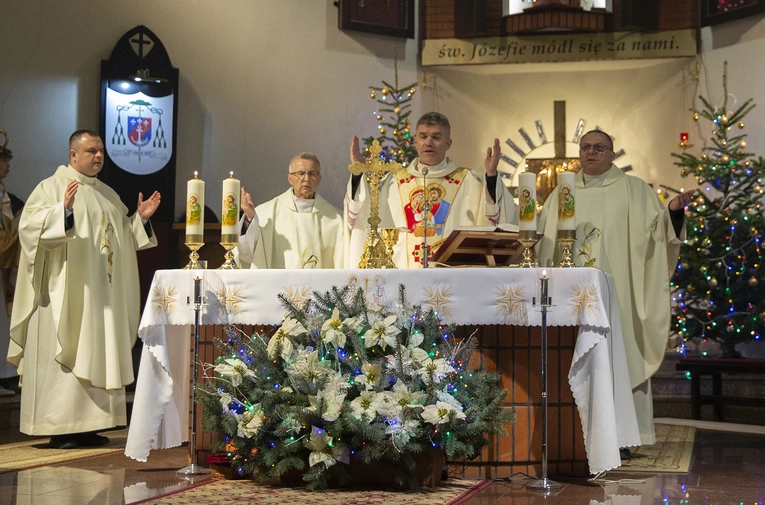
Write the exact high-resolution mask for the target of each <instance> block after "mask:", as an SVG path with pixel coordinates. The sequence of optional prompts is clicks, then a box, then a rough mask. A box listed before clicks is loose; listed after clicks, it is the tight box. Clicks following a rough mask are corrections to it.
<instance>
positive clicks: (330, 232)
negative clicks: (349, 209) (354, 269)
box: [237, 153, 343, 269]
mask: <svg viewBox="0 0 765 505" xmlns="http://www.w3.org/2000/svg"><path fill="white" fill-rule="evenodd" d="M287 180H288V181H289V183H290V188H289V189H288V190H287V191H285V192H284V193H282V194H281V195H279V196H277V197H276V198H274V199H272V200H269V201H267V202H265V203H262V204H260V205H258V206H257V207H255V206H254V205H253V203H252V197H251V195H250V194H249V193H247V192H246V191H245V190H244V188H242V198H241V206H242V211H244V213H243V215H242V218H241V223H240V226H241V230H242V232H241V236H240V238H239V244H238V245H237V253H238V259H239V263H240V267H241V268H290V269H302V268H342V267H343V246H342V241H343V218H342V215H341V214H340V210H339V209H337V208H336V207H335V206H333V205H332V204H330V203H329V202H327V201H326V200H325V199H324V198H322V197H321V196H320V195H319V194H318V193H316V188H317V187H318V186H319V182H321V164H320V163H319V159H318V158H317V157H316V156H315V155H314V154H311V153H300V154H298V155H297V156H295V157H294V158H292V160H290V164H289V167H288V172H287Z"/></svg>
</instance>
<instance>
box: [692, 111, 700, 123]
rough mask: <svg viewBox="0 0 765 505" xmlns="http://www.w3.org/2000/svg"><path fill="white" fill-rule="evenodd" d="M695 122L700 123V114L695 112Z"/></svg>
mask: <svg viewBox="0 0 765 505" xmlns="http://www.w3.org/2000/svg"><path fill="white" fill-rule="evenodd" d="M693 120H694V121H698V120H699V113H698V112H695V113H694V114H693Z"/></svg>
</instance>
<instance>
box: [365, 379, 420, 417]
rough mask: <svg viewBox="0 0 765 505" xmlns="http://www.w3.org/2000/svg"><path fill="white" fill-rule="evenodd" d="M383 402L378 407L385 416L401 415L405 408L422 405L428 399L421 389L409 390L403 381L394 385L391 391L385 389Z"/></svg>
mask: <svg viewBox="0 0 765 505" xmlns="http://www.w3.org/2000/svg"><path fill="white" fill-rule="evenodd" d="M380 394H381V395H382V400H383V401H382V402H380V405H379V406H378V407H377V411H378V412H379V413H380V414H381V415H383V416H401V415H403V412H404V409H410V408H415V407H422V405H423V404H424V403H425V400H426V399H427V395H426V394H425V393H421V392H419V391H409V389H408V388H407V387H406V384H404V383H403V382H402V381H399V382H397V383H395V384H394V385H393V388H392V390H391V391H384V392H383V393H380Z"/></svg>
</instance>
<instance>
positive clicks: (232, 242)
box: [218, 233, 239, 270]
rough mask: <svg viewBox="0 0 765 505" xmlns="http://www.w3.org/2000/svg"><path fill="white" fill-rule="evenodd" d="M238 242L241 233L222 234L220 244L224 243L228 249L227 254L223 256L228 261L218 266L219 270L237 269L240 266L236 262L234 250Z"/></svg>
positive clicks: (224, 246)
mask: <svg viewBox="0 0 765 505" xmlns="http://www.w3.org/2000/svg"><path fill="white" fill-rule="evenodd" d="M238 243H239V234H237V233H231V234H228V233H227V234H223V235H221V236H220V245H222V246H223V248H224V249H225V250H226V254H225V255H224V256H223V257H224V258H225V259H226V261H225V262H223V264H222V265H221V266H219V267H218V270H237V269H238V268H239V267H238V266H237V264H236V261H234V251H233V249H234V247H236V245H237V244H238Z"/></svg>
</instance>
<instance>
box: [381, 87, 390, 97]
mask: <svg viewBox="0 0 765 505" xmlns="http://www.w3.org/2000/svg"><path fill="white" fill-rule="evenodd" d="M381 93H382V94H383V96H385V95H387V94H388V93H390V90H389V89H388V87H387V86H386V87H384V88H383V89H382V91H381Z"/></svg>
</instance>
